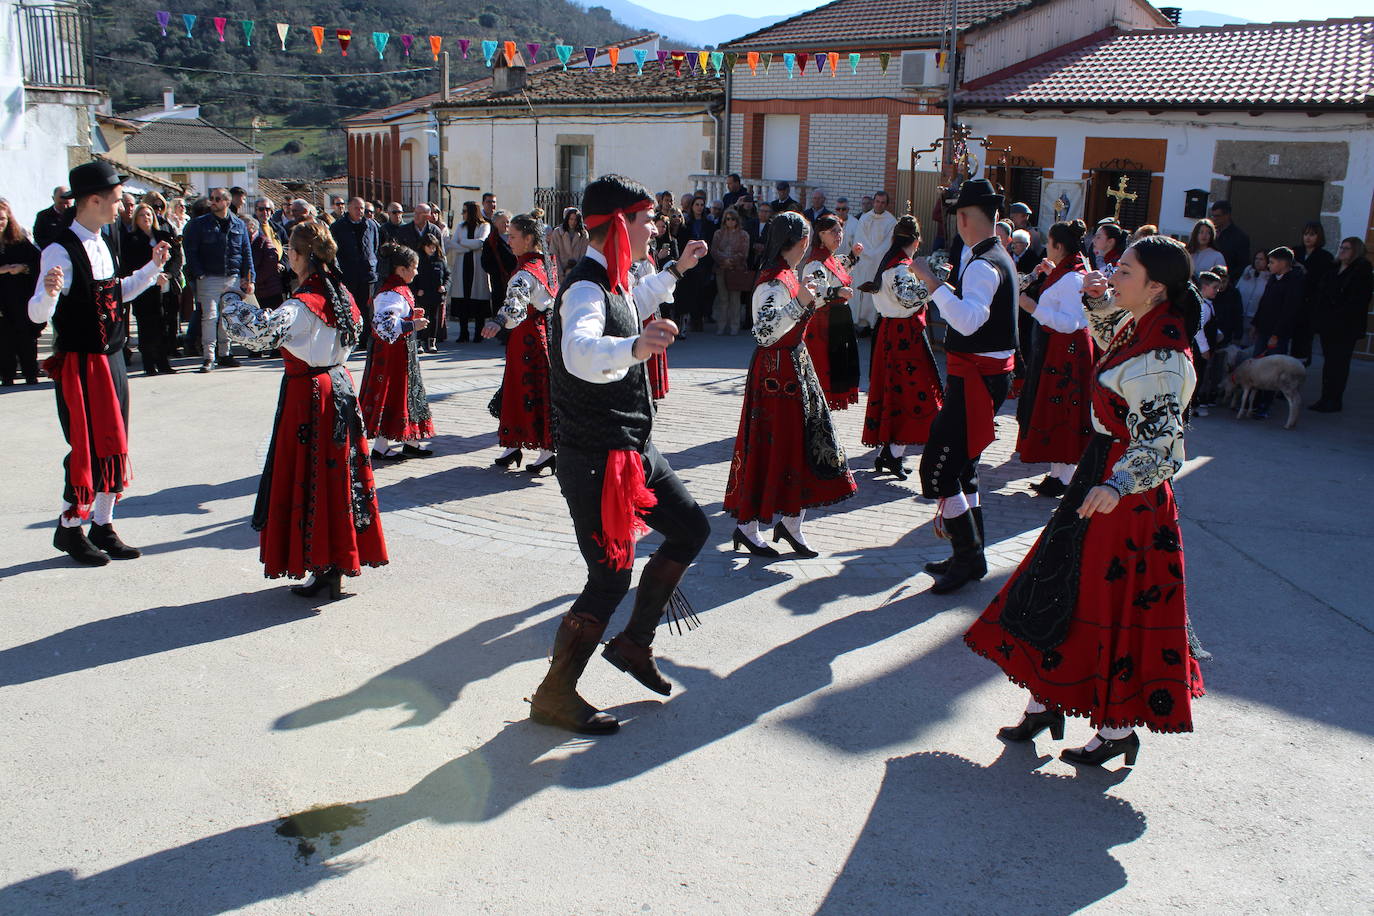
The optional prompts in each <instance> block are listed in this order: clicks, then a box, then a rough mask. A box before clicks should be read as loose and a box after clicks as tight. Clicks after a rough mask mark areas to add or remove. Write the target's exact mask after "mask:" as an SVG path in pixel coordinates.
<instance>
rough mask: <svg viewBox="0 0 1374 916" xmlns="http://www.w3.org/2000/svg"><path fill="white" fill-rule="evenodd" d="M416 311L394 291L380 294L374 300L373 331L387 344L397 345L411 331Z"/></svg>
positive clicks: (390, 290)
mask: <svg viewBox="0 0 1374 916" xmlns="http://www.w3.org/2000/svg"><path fill="white" fill-rule="evenodd" d="M414 311H415V310H414V309H413V308H411V305H410V303H409V302H407V301H406V300H405V297H404V296H402V295H401V294H400V293H398V292H396V290H394V289H389V290H387V291H386V292H382V293H378V294H377V295H376V297H375V298H374V299H373V300H372V329H373V330H374V331H376V332H377V336H378V337H379V338H381V339H382V340H384V341H386V342H387V343H395V342H396V341H398V340H400V339H401V335H402V334H404V333H405V332H406V331H409V330H411V328H410V327H407V325H409V324H410V323H411V322H412V321H413V320H414V318H413V315H414Z"/></svg>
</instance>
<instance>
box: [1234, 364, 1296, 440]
mask: <svg viewBox="0 0 1374 916" xmlns="http://www.w3.org/2000/svg"><path fill="white" fill-rule="evenodd" d="M1305 381H1307V368H1306V367H1305V366H1304V365H1303V364H1302V361H1301V360H1297V359H1294V358H1293V357H1291V356H1283V355H1281V354H1278V353H1275V354H1273V355H1271V356H1262V357H1259V358H1258V359H1246V360H1241V362H1240V363H1239V364H1238V365H1237V366H1236V367H1235V368H1234V369H1232V370H1231V373H1230V375H1228V376H1227V379H1226V395H1227V400H1228V403H1230V404H1231V405H1232V406H1234V405H1235V398H1236V393H1237V392H1239V393H1240V412H1239V413H1237V414H1236V419H1243V418H1245V417H1248V416H1252V415H1253V414H1254V411H1255V393H1256V392H1258V391H1281V392H1283V396H1284V397H1285V398H1286V399H1287V400H1288V422H1286V423H1284V424H1283V428H1284V429H1292V428H1293V427H1294V426H1297V425H1298V411H1299V410H1301V409H1302V386H1303V382H1305Z"/></svg>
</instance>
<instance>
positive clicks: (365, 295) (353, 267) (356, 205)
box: [329, 197, 382, 327]
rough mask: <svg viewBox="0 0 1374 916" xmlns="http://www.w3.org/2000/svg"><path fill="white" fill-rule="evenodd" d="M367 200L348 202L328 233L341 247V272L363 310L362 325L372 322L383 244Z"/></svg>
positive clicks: (356, 199) (339, 260) (354, 299)
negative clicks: (373, 290) (369, 211)
mask: <svg viewBox="0 0 1374 916" xmlns="http://www.w3.org/2000/svg"><path fill="white" fill-rule="evenodd" d="M366 208H367V204H366V203H364V202H363V199H362V198H361V197H355V198H353V199H352V200H350V201H349V202H348V208H347V210H346V211H345V213H344V216H343V217H342V218H341V219H336V220H334V222H332V223H330V225H329V234H330V235H332V236H334V244H335V245H337V246H338V248H339V255H338V262H339V273H340V274H341V275H342V276H343V282H344V286H346V287H348V291H349V292H350V293H352V294H353V301H354V302H356V303H357V304H358V308H359V310H361V311H362V313H363V326H364V327H371V325H372V286H373V284H374V283H376V282H377V250H378V249H379V248H381V247H382V246H381V239H380V238H379V237H378V232H377V224H376V223H374V222H372V220H370V219H368V218H367V214H366V212H365V211H366Z"/></svg>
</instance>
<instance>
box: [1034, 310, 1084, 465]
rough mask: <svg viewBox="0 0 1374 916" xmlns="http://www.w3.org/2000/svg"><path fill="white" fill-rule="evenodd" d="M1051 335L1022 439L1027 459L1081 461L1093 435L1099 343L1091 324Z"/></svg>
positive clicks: (1042, 330) (1045, 329)
mask: <svg viewBox="0 0 1374 916" xmlns="http://www.w3.org/2000/svg"><path fill="white" fill-rule="evenodd" d="M1040 330H1041V333H1044V334H1047V335H1048V337H1049V340H1048V343H1047V344H1046V346H1045V361H1044V363H1043V364H1042V366H1041V369H1040V374H1039V375H1038V376H1037V378H1036V380H1035V382H1034V391H1031V392H1028V394H1029V396H1030V397H1031V398H1032V404H1033V406H1032V407H1031V412H1030V416H1029V419H1028V420H1027V422H1026V423H1025V424H1024V425H1023V427H1022V429H1021V435H1020V437H1019V438H1018V439H1017V440H1016V450H1017V451H1018V452H1019V453H1020V454H1021V460H1022V461H1024V462H1026V463H1027V464H1036V463H1040V462H1045V461H1058V462H1063V463H1064V464H1075V463H1077V461H1078V459H1079V458H1080V457H1082V455H1083V450H1084V449H1085V448H1087V447H1088V442H1089V441H1090V440H1091V439H1092V437H1093V425H1092V406H1091V398H1090V396H1089V386H1090V385H1091V384H1092V379H1093V343H1092V337H1090V336H1089V334H1088V330H1087V328H1083V329H1082V330H1078V331H1074V332H1072V333H1069V334H1061V333H1059V332H1057V331H1050V330H1049V329H1048V328H1041V329H1040Z"/></svg>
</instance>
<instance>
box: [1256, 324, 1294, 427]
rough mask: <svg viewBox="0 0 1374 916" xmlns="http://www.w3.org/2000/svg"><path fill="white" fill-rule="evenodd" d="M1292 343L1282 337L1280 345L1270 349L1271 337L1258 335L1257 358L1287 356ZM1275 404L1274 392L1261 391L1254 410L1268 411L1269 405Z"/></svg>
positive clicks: (1257, 396) (1257, 395)
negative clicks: (1275, 355)
mask: <svg viewBox="0 0 1374 916" xmlns="http://www.w3.org/2000/svg"><path fill="white" fill-rule="evenodd" d="M1291 343H1292V341H1291V340H1290V339H1289V338H1287V337H1280V338H1279V342H1278V344H1277V345H1276V346H1274V347H1270V346H1269V335H1268V334H1256V335H1255V358H1256V359H1258V358H1259V357H1261V356H1264V355H1266V354H1269V355H1271V356H1272V355H1273V354H1275V353H1282V354H1284V355H1287V354H1288V351H1289V347H1290V345H1291ZM1273 402H1274V392H1272V391H1261V392H1259V393H1258V394H1256V395H1255V401H1254V409H1255V410H1263V411H1267V410H1268V409H1269V405H1270V404H1272V403H1273Z"/></svg>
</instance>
